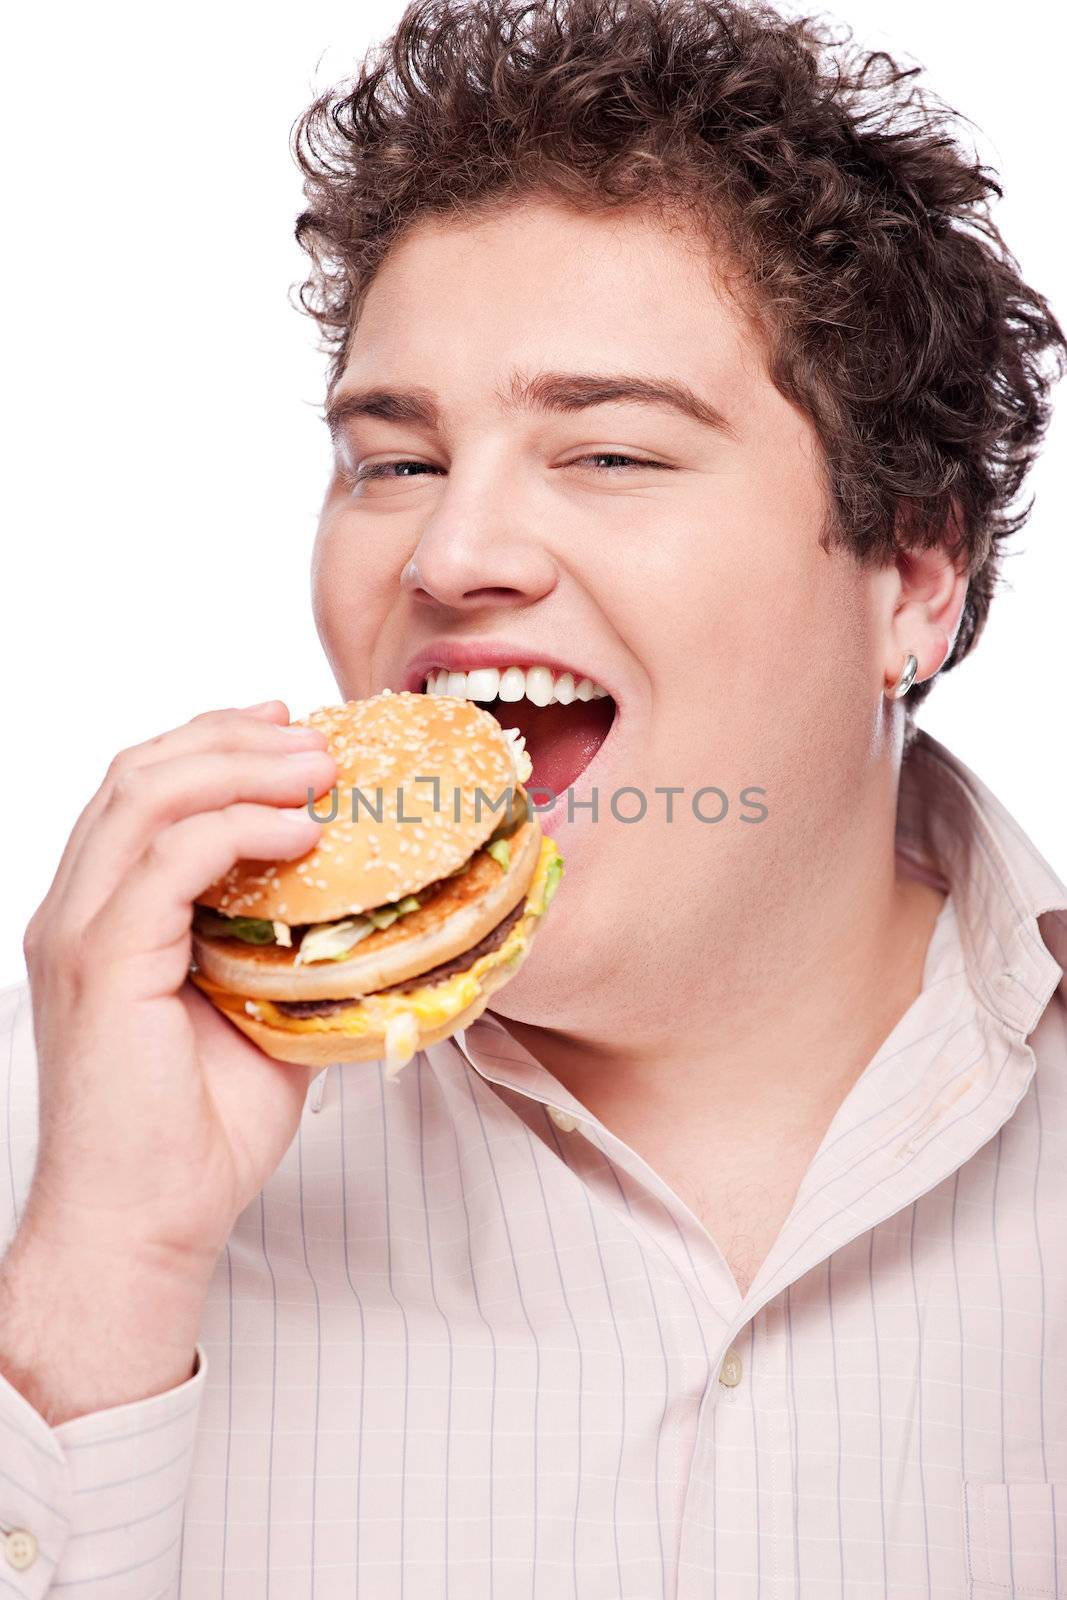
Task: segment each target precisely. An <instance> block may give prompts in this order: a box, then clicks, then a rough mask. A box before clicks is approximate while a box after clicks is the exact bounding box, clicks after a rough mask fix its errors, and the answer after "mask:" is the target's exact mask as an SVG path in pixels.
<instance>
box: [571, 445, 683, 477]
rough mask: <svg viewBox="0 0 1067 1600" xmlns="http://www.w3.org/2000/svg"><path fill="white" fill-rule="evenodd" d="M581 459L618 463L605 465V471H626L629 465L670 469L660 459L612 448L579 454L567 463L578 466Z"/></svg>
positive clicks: (665, 470)
mask: <svg viewBox="0 0 1067 1600" xmlns="http://www.w3.org/2000/svg"><path fill="white" fill-rule="evenodd" d="M583 461H614V462H617V463H619V465H617V466H613V467H605V468H604V469H603V470H604V471H605V472H626V471H627V470H628V469H629V468H631V467H659V468H661V469H662V470H663V471H664V472H669V471H670V468H669V467H667V466H665V465H664V463H663V462H662V461H648V460H645V459H643V458H642V457H640V456H626V455H619V454H617V453H616V452H615V451H614V450H597V451H594V453H593V454H592V455H588V456H579V457H578V458H577V460H576V461H569V462H568V463H567V465H568V466H571V467H579V466H581V464H582V462H583Z"/></svg>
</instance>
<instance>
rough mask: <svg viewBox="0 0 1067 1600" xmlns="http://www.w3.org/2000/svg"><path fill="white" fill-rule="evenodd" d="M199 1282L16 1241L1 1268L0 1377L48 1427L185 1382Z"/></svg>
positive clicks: (48, 1244) (97, 1249)
mask: <svg viewBox="0 0 1067 1600" xmlns="http://www.w3.org/2000/svg"><path fill="white" fill-rule="evenodd" d="M206 1292H207V1279H206V1278H205V1277H203V1276H202V1275H201V1274H199V1273H197V1274H194V1273H189V1272H185V1273H182V1272H178V1271H176V1270H174V1264H173V1263H172V1262H167V1263H166V1264H164V1263H162V1262H160V1261H158V1260H150V1259H148V1258H146V1257H145V1256H143V1255H137V1256H129V1257H126V1258H120V1257H119V1256H118V1255H116V1254H115V1253H113V1252H112V1251H111V1250H110V1249H109V1248H107V1247H105V1246H101V1245H100V1244H97V1245H96V1246H91V1245H82V1244H80V1243H78V1244H76V1243H74V1242H73V1241H69V1242H68V1241H66V1240H65V1241H63V1242H62V1243H61V1244H57V1243H56V1242H55V1241H53V1240H51V1239H49V1238H47V1237H44V1236H42V1235H40V1234H37V1233H35V1232H33V1231H27V1232H26V1233H22V1232H21V1231H20V1233H19V1234H18V1235H17V1236H16V1239H15V1240H14V1242H13V1243H12V1245H11V1248H10V1249H9V1251H8V1253H7V1255H6V1256H5V1257H4V1259H3V1261H0V1373H2V1374H3V1375H4V1377H6V1378H7V1379H8V1380H9V1382H11V1383H12V1384H13V1385H14V1387H15V1388H17V1389H18V1390H19V1392H20V1393H21V1394H22V1395H23V1396H24V1397H25V1398H26V1399H27V1400H28V1401H29V1403H30V1404H31V1405H32V1406H34V1407H35V1409H36V1410H37V1411H39V1412H40V1413H41V1415H42V1416H43V1417H44V1418H45V1420H46V1422H48V1424H49V1425H50V1426H52V1427H55V1426H57V1425H58V1424H59V1423H60V1422H65V1421H67V1420H68V1419H69V1418H71V1417H75V1416H82V1415H85V1414H86V1413H88V1412H91V1411H100V1410H104V1409H107V1408H109V1407H112V1406H116V1405H124V1404H127V1403H129V1402H132V1401H138V1400H144V1399H148V1398H150V1397H151V1396H152V1395H155V1394H160V1393H162V1392H164V1391H165V1390H167V1389H171V1388H174V1387H176V1386H177V1385H178V1384H180V1383H184V1382H185V1381H186V1380H187V1379H188V1378H190V1377H191V1376H192V1373H193V1366H194V1361H195V1347H196V1341H197V1338H198V1336H199V1327H200V1319H201V1316H202V1312H203V1305H204V1299H205V1296H206Z"/></svg>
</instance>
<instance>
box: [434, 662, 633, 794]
mask: <svg viewBox="0 0 1067 1600" xmlns="http://www.w3.org/2000/svg"><path fill="white" fill-rule="evenodd" d="M412 687H417V688H421V689H422V691H423V693H425V694H450V695H456V696H458V697H459V698H461V699H465V700H476V701H477V702H478V703H479V704H480V705H484V706H485V707H486V709H487V710H488V711H490V712H492V714H493V716H494V717H496V719H497V721H498V722H499V723H500V724H501V726H502V727H504V728H518V730H519V732H520V734H522V736H523V738H524V739H525V741H526V751H527V754H528V755H529V757H530V760H531V762H532V764H533V773H532V776H531V778H530V781H529V785H528V787H530V788H534V789H536V788H537V787H538V786H540V787H543V788H547V789H550V790H551V791H552V793H553V794H554V795H557V796H558V795H562V794H563V793H564V791H565V790H567V789H569V788H570V786H571V785H572V784H573V783H574V782H575V781H576V780H577V779H578V778H579V777H580V776H581V774H582V773H583V772H584V771H585V769H586V767H587V766H588V765H589V763H590V762H591V761H592V759H593V757H594V756H595V755H596V753H597V751H598V750H599V749H600V747H601V745H602V744H603V743H604V740H605V739H606V738H607V736H608V734H609V733H610V732H611V727H612V723H613V722H614V720H615V716H616V712H617V706H616V702H615V700H614V699H613V698H612V696H611V695H610V694H608V692H607V690H606V689H604V688H603V687H602V686H601V685H600V684H598V683H594V682H593V681H592V680H591V679H590V678H584V677H580V676H577V675H576V674H575V673H573V672H557V671H556V670H555V669H554V668H552V667H546V666H542V665H534V666H528V667H524V666H509V667H505V668H503V669H501V668H498V667H476V668H471V669H470V670H469V671H466V672H464V671H457V670H455V669H449V668H445V667H441V668H437V669H426V670H424V671H423V672H422V673H421V674H420V677H419V680H418V683H417V684H415V685H412ZM534 798H535V800H536V799H538V797H537V796H536V795H535V796H534Z"/></svg>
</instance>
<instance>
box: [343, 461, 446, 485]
mask: <svg viewBox="0 0 1067 1600" xmlns="http://www.w3.org/2000/svg"><path fill="white" fill-rule="evenodd" d="M400 467H416V468H422V469H424V470H425V471H427V472H439V471H440V468H439V467H432V466H430V465H429V463H428V462H426V461H374V462H371V464H370V466H367V467H357V468H356V470H355V472H346V473H345V474H344V477H345V479H346V481H347V482H348V483H353V484H356V483H365V482H366V481H367V479H368V478H391V477H393V475H394V474H396V476H398V477H405V478H408V477H415V476H418V474H417V473H409V472H404V473H400V472H399V471H398V469H399V468H400Z"/></svg>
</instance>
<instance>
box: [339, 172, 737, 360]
mask: <svg viewBox="0 0 1067 1600" xmlns="http://www.w3.org/2000/svg"><path fill="white" fill-rule="evenodd" d="M579 363H580V364H581V365H583V366H588V367H589V370H597V371H611V370H618V369H620V368H627V367H633V368H635V369H638V370H643V371H649V372H655V371H671V372H673V373H674V374H675V375H676V376H678V377H680V378H682V379H683V380H685V381H688V382H690V383H691V384H692V385H693V386H694V387H695V388H704V389H705V390H707V388H708V386H709V385H711V386H713V387H714V386H719V385H721V386H722V387H723V389H724V391H725V389H727V388H732V389H733V390H734V391H735V392H736V388H737V385H738V384H744V383H758V382H760V381H761V377H762V371H763V351H762V348H761V344H760V341H759V339H758V334H757V330H755V329H754V328H753V327H752V325H751V324H750V323H749V321H748V320H747V318H746V317H745V315H744V313H743V312H742V311H741V309H740V308H739V307H738V306H737V304H736V302H735V301H734V299H733V298H732V296H731V295H730V294H729V292H728V290H727V288H726V285H725V279H724V275H723V263H722V262H721V260H720V259H719V258H717V256H716V254H715V250H714V247H713V246H712V245H711V244H710V242H709V241H707V240H706V239H704V238H702V237H701V236H700V235H699V234H697V233H696V231H695V229H693V228H692V227H688V226H686V225H685V224H683V223H680V222H678V223H671V224H670V225H668V224H667V223H665V222H664V221H662V220H661V219H659V218H658V217H657V216H655V215H653V214H650V213H645V212H637V211H630V210H626V211H615V212H599V213H594V212H588V213H587V212H581V211H578V210H576V209H574V208H571V207H566V206H563V205H558V204H556V203H553V202H546V201H540V200H537V201H532V200H531V201H523V202H521V203H512V204H509V205H507V206H502V207H501V208H499V209H497V210H495V211H493V212H491V213H490V214H489V215H487V216H485V217H482V218H480V219H478V220H475V221H470V222H465V221H464V222H460V221H455V220H447V221H444V220H440V219H436V218H432V219H424V220H421V221H419V222H417V223H416V224H414V225H413V226H412V227H411V228H410V229H409V230H408V232H407V233H406V234H404V235H403V237H402V238H401V239H400V240H398V242H397V243H396V244H395V245H394V246H393V247H392V249H391V250H390V252H389V254H388V255H387V256H386V258H385V261H384V262H383V263H382V266H381V267H380V268H379V270H378V273H377V274H376V276H375V278H374V280H373V282H372V283H371V285H370V288H369V289H368V291H367V294H366V297H365V300H364V303H363V306H362V310H361V314H360V317H359V320H358V323H357V326H356V328H355V329H354V331H353V334H352V337H351V340H350V343H349V352H348V361H347V366H346V371H345V378H344V379H343V380H342V381H343V382H355V381H360V380H362V379H367V380H371V381H378V380H381V379H383V378H385V377H389V378H395V379H407V380H410V381H418V380H419V379H420V378H421V377H425V376H426V374H427V373H428V371H429V370H430V369H433V372H434V373H435V374H437V375H443V374H445V373H451V374H455V375H462V376H464V377H465V378H467V379H468V380H470V381H475V376H476V374H477V373H479V372H488V371H489V370H490V369H492V371H493V372H494V375H495V374H498V373H499V371H500V369H501V367H502V366H505V365H515V366H518V367H523V368H529V369H531V370H533V369H537V368H540V367H544V368H555V369H565V368H573V367H574V366H576V365H578V364H579ZM386 369H387V370H386Z"/></svg>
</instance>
